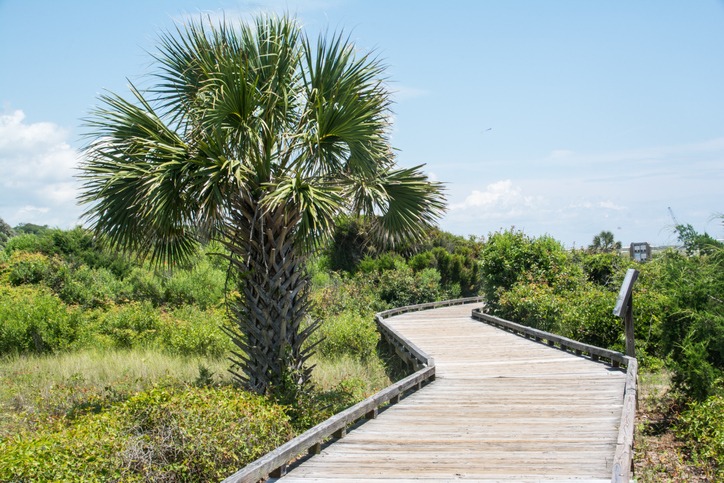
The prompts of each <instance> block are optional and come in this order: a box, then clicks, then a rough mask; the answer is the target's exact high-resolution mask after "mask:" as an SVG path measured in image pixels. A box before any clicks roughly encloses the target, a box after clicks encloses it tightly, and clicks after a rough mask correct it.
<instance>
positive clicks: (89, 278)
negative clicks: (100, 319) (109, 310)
mask: <svg viewBox="0 0 724 483" xmlns="http://www.w3.org/2000/svg"><path fill="white" fill-rule="evenodd" d="M54 285H55V290H56V292H57V293H58V296H59V297H60V298H61V299H62V300H63V301H64V302H65V303H67V304H78V305H83V306H85V307H100V306H103V305H107V304H109V303H111V302H116V301H118V300H123V299H126V298H127V297H128V296H129V295H130V293H131V289H130V285H129V284H128V282H124V281H121V280H119V279H118V278H116V276H115V275H114V274H113V273H112V272H111V271H110V270H107V269H105V268H90V267H89V266H87V265H80V266H78V267H77V268H75V269H74V268H72V267H70V266H67V265H65V266H61V267H58V271H57V273H56V276H55V282H54Z"/></svg>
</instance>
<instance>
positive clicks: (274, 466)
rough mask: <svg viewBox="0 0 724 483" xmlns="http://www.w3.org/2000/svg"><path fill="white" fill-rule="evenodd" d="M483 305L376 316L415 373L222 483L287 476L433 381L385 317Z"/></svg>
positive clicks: (411, 308) (427, 364) (431, 368)
mask: <svg viewBox="0 0 724 483" xmlns="http://www.w3.org/2000/svg"><path fill="white" fill-rule="evenodd" d="M482 301H483V297H468V298H462V299H454V300H444V301H442V302H431V303H427V304H419V305H408V306H406V307H398V308H395V309H391V310H386V311H384V312H378V313H377V314H375V317H376V320H377V325H378V327H379V328H380V331H381V332H382V334H383V335H384V336H385V338H386V339H387V340H388V341H390V342H391V343H392V344H393V346H394V347H395V350H396V352H397V353H398V354H400V353H402V354H400V355H401V356H403V360H407V361H409V362H412V363H413V364H414V365H415V366H416V368H418V370H417V372H415V373H414V374H411V375H409V376H407V377H406V378H404V379H402V380H401V381H398V382H396V383H395V384H392V385H391V386H388V387H387V388H385V389H383V390H381V391H380V392H378V393H376V394H373V395H372V396H370V397H368V398H367V399H365V400H364V401H362V402H360V403H357V404H355V405H354V406H352V407H351V408H348V409H345V410H344V411H342V412H340V413H337V414H335V415H334V416H332V417H331V418H329V419H327V420H326V421H323V422H321V423H319V424H318V425H316V426H315V427H313V428H311V429H308V430H307V431H305V432H304V433H302V434H301V435H299V436H297V437H296V438H294V439H292V440H291V441H289V442H287V443H285V444H283V445H281V446H280V447H278V448H277V449H275V450H273V451H270V452H269V453H267V454H265V455H264V456H262V457H261V458H259V459H257V460H256V461H253V462H252V463H250V464H248V465H247V466H246V467H244V468H242V469H241V470H239V471H237V472H236V473H234V474H233V475H231V476H229V477H228V478H226V479H225V480H224V481H223V482H222V483H256V482H257V481H259V480H261V479H262V478H264V477H266V476H272V477H281V476H283V475H284V474H285V473H286V465H287V463H289V461H291V460H292V459H293V458H295V457H296V456H298V455H300V454H302V453H304V452H305V451H310V450H311V451H312V452H314V451H317V450H318V449H319V446H318V445H320V444H321V443H322V442H323V441H324V440H325V439H326V438H328V437H330V436H332V437H337V438H339V437H344V434H345V432H346V428H347V426H349V425H351V424H354V423H355V422H356V421H357V420H359V419H363V418H364V417H365V416H366V415H370V414H371V413H372V412H374V410H375V409H377V408H378V407H379V406H382V405H384V404H386V403H388V402H390V403H395V402H398V401H399V399H400V395H402V393H404V392H406V391H408V390H410V389H415V390H417V389H420V388H421V387H422V383H423V382H425V381H427V380H431V379H434V378H435V361H434V360H433V359H432V358H431V357H430V356H428V355H427V354H426V353H425V352H424V351H422V350H421V349H420V348H418V347H417V346H415V345H414V344H413V343H412V342H410V341H409V340H407V339H406V338H405V337H404V336H402V335H401V334H400V333H399V332H397V331H396V330H394V329H393V328H392V327H390V326H389V325H387V324H386V323H385V320H384V319H385V318H386V317H389V316H391V315H397V314H402V313H405V312H415V311H419V310H425V309H434V308H438V307H447V306H450V305H461V304H467V303H475V302H482Z"/></svg>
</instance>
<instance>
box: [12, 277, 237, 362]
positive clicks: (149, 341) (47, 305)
mask: <svg viewBox="0 0 724 483" xmlns="http://www.w3.org/2000/svg"><path fill="white" fill-rule="evenodd" d="M223 322H224V315H223V313H222V312H220V311H219V310H212V309H209V310H206V311H202V310H201V309H199V308H196V307H184V308H180V309H175V310H169V311H165V312H159V311H158V310H156V309H154V308H153V306H152V305H151V304H150V303H149V302H142V303H138V302H133V303H129V304H123V305H111V306H109V307H107V308H106V309H105V310H98V309H97V310H94V311H83V310H81V309H80V308H79V307H70V306H68V305H66V304H64V303H63V302H62V301H61V300H60V299H59V298H58V297H56V296H54V295H53V294H52V293H50V291H49V290H48V289H47V288H43V287H40V288H35V287H28V286H22V287H8V286H2V285H0V355H6V354H23V353H37V354H43V353H57V352H59V351H64V350H73V349H79V348H83V347H101V348H103V347H105V348H137V347H146V346H151V347H158V348H160V349H163V350H167V351H169V352H172V353H177V354H182V355H204V356H211V357H221V356H223V355H224V354H225V353H226V351H228V349H229V348H230V342H229V339H228V337H226V336H225V335H224V334H223V333H222V332H221V330H220V329H219V327H220V326H221V325H222V324H223Z"/></svg>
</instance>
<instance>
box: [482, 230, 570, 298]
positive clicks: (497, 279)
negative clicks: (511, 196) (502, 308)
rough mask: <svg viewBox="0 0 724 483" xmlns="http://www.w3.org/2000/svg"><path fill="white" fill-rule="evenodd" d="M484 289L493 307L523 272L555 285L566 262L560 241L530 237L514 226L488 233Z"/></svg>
mask: <svg viewBox="0 0 724 483" xmlns="http://www.w3.org/2000/svg"><path fill="white" fill-rule="evenodd" d="M481 257H482V267H481V268H482V270H481V271H482V283H483V293H484V295H485V297H486V300H487V303H488V305H489V307H490V309H492V310H493V311H495V310H496V309H497V305H498V297H499V295H500V294H501V293H503V291H505V290H509V289H510V288H512V287H513V285H515V283H516V282H518V281H519V280H521V277H523V276H524V274H528V276H529V277H530V278H532V279H533V280H535V281H538V282H546V283H548V284H550V285H551V286H555V285H556V284H557V282H558V279H559V277H560V276H561V275H562V271H563V270H562V269H563V268H565V267H566V266H567V265H569V263H568V261H569V256H568V253H567V252H566V251H565V249H564V247H563V245H561V243H560V242H558V241H556V240H555V239H553V238H552V237H550V236H548V235H544V236H542V237H539V238H531V237H529V236H528V235H526V234H525V233H523V232H522V231H515V230H514V229H510V230H506V231H504V232H497V233H494V234H491V235H490V236H489V238H488V241H487V243H486V244H485V245H484V246H483V248H482V254H481Z"/></svg>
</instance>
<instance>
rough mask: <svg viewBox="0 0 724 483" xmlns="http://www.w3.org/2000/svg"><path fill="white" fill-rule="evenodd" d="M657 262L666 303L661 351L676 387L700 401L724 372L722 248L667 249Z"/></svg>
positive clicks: (723, 254)
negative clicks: (686, 251) (660, 266)
mask: <svg viewBox="0 0 724 483" xmlns="http://www.w3.org/2000/svg"><path fill="white" fill-rule="evenodd" d="M661 263H663V271H664V274H665V276H664V277H663V279H664V285H665V290H666V291H667V292H668V304H669V306H668V307H667V310H666V311H665V312H664V316H663V320H662V328H661V344H662V351H663V354H664V355H665V356H667V365H668V366H669V367H670V368H671V369H673V370H674V376H673V378H672V380H673V382H674V385H675V386H676V387H677V389H679V390H680V391H682V392H683V393H684V394H686V395H687V396H689V397H692V398H695V399H697V400H699V401H703V400H705V399H706V398H707V397H708V396H710V395H712V394H716V392H717V390H718V389H719V388H718V385H717V384H716V381H717V380H719V379H720V378H721V377H723V376H724V302H722V301H724V250H715V251H713V252H712V253H711V254H709V255H697V256H685V255H682V254H680V253H676V252H673V251H670V252H667V253H666V254H665V256H664V257H663V258H662V260H661Z"/></svg>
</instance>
